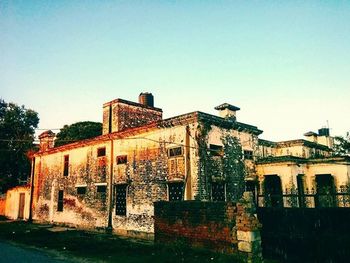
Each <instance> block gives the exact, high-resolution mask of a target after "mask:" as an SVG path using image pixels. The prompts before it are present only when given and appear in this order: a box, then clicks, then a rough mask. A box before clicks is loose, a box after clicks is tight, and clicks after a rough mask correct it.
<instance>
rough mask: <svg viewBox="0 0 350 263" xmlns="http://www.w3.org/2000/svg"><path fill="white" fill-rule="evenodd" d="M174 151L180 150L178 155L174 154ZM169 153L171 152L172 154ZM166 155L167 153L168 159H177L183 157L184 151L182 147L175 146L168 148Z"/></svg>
mask: <svg viewBox="0 0 350 263" xmlns="http://www.w3.org/2000/svg"><path fill="white" fill-rule="evenodd" d="M175 149H180V153H179V154H177V153H176V152H175V153H174V150H175ZM171 152H173V154H172V153H171ZM167 153H168V158H178V157H182V156H183V154H184V150H183V147H182V146H176V147H171V148H168V149H167Z"/></svg>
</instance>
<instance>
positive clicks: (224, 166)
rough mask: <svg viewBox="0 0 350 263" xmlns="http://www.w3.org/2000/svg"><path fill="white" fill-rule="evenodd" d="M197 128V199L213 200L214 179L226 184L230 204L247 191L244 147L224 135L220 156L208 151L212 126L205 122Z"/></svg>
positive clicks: (229, 136) (233, 138)
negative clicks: (212, 187) (245, 189)
mask: <svg viewBox="0 0 350 263" xmlns="http://www.w3.org/2000/svg"><path fill="white" fill-rule="evenodd" d="M198 128H199V133H198V136H197V143H198V155H199V165H198V169H199V171H198V182H199V191H198V195H197V196H196V199H199V200H210V199H211V185H212V182H213V180H215V181H221V182H225V183H226V199H227V200H228V201H237V200H239V199H240V198H241V197H242V194H243V192H244V188H245V183H244V178H245V174H246V171H245V165H244V162H243V156H242V147H241V144H240V143H239V141H238V139H237V138H236V137H234V136H232V135H231V134H229V133H228V132H225V133H224V134H223V136H222V137H221V141H222V144H223V149H222V152H221V153H220V154H219V156H217V155H214V154H213V153H212V152H211V150H210V149H209V148H208V137H209V136H208V135H209V132H210V131H211V129H212V127H211V125H210V123H207V122H202V123H201V124H200V125H199V127H198Z"/></svg>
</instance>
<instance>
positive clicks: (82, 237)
mask: <svg viewBox="0 0 350 263" xmlns="http://www.w3.org/2000/svg"><path fill="white" fill-rule="evenodd" d="M0 240H3V241H6V242H11V244H21V245H22V246H23V245H25V246H29V247H32V248H35V249H39V250H44V251H45V252H47V253H51V254H52V255H53V256H55V257H59V258H61V259H62V258H63V259H66V261H71V262H123V263H124V262H125V263H130V262H135V263H136V262H152V263H157V262H159V263H160V262H162V263H164V262H165V263H166V262H191V263H192V262H194V263H196V262H198V263H204V262H231V263H232V262H242V260H240V258H239V257H237V256H232V255H224V254H218V253H213V252H210V251H206V250H198V249H191V248H188V247H185V246H184V245H182V244H175V245H171V246H169V245H160V244H153V242H150V241H143V240H138V239H131V238H123V237H119V236H116V235H111V234H107V233H101V232H99V233H98V232H88V231H81V230H77V229H72V228H66V227H58V226H52V225H39V224H32V223H28V222H21V221H7V220H2V221H0Z"/></svg>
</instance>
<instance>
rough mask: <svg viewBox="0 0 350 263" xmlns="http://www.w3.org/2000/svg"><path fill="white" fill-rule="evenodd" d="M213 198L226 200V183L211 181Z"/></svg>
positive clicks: (214, 199)
mask: <svg viewBox="0 0 350 263" xmlns="http://www.w3.org/2000/svg"><path fill="white" fill-rule="evenodd" d="M211 199H212V200H213V201H225V199H226V198H225V183H223V182H212V183H211Z"/></svg>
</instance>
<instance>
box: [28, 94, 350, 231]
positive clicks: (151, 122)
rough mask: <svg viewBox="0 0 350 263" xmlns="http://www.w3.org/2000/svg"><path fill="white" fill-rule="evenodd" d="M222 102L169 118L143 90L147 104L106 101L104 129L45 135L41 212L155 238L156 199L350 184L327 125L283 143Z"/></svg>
mask: <svg viewBox="0 0 350 263" xmlns="http://www.w3.org/2000/svg"><path fill="white" fill-rule="evenodd" d="M215 109H217V110H218V111H219V116H214V115H211V114H207V113H203V112H199V111H197V112H192V113H188V114H184V115H180V116H176V117H172V118H169V119H163V118H162V110H161V109H159V108H156V107H154V98H153V96H152V94H150V93H141V94H140V96H139V102H138V103H135V102H131V101H127V100H123V99H116V100H113V101H110V102H108V103H105V104H104V105H103V132H102V135H101V136H98V137H95V138H92V139H86V140H82V141H79V142H75V143H70V144H67V145H63V146H59V147H54V138H55V134H54V133H53V132H51V131H46V132H44V133H42V134H41V135H40V137H39V139H40V150H39V152H37V153H36V154H35V155H34V157H33V161H32V175H31V177H32V187H31V203H32V205H31V207H32V210H31V215H32V217H33V219H34V220H37V221H42V222H55V223H62V224H67V225H75V226H79V227H83V228H110V229H113V231H114V232H116V233H120V234H125V235H133V234H137V233H143V235H144V236H146V237H147V236H152V233H153V231H154V226H153V212H154V207H153V203H154V202H156V201H161V200H166V201H173V200H201V201H225V200H226V201H227V200H236V199H237V197H238V196H240V195H241V193H242V192H243V190H244V188H246V190H250V191H254V192H256V193H258V192H259V191H260V190H261V189H264V190H265V191H267V192H271V193H276V192H283V191H284V189H285V188H293V187H294V188H298V189H299V191H301V189H307V188H310V189H311V188H317V187H319V186H320V185H329V184H332V185H335V186H337V187H340V186H343V185H347V183H348V180H349V179H348V178H349V175H350V159H349V158H347V157H332V151H331V146H332V145H331V144H332V138H331V137H330V136H329V132H328V130H327V129H323V130H320V132H319V134H316V133H308V134H306V140H294V141H286V142H278V143H275V142H270V141H266V140H261V139H259V138H258V136H259V135H260V134H261V133H262V130H260V129H258V128H257V127H256V126H253V125H248V124H245V123H242V122H239V121H237V111H238V110H239V108H238V107H236V106H233V105H230V104H227V103H224V104H221V105H220V106H218V107H216V108H215ZM241 164H242V165H243V167H242V165H241ZM242 176H243V177H242ZM242 184H243V185H242Z"/></svg>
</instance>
